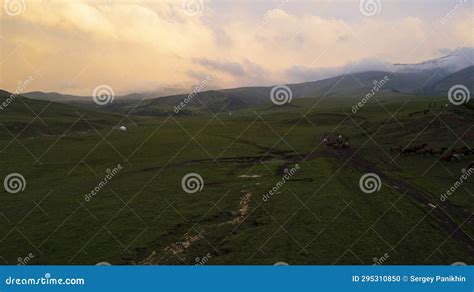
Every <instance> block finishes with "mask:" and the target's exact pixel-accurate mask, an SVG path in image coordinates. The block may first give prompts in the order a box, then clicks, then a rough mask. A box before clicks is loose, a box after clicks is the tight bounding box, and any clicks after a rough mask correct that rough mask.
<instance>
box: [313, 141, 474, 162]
mask: <svg viewBox="0 0 474 292" xmlns="http://www.w3.org/2000/svg"><path fill="white" fill-rule="evenodd" d="M322 143H323V144H324V145H326V146H327V147H328V148H331V149H346V148H349V147H350V143H349V137H346V136H343V135H342V134H336V135H332V134H329V133H325V134H324V135H323V137H322ZM390 152H392V153H399V154H400V155H403V156H415V155H423V156H428V155H429V156H437V157H439V159H440V160H442V161H446V162H447V161H452V160H464V159H466V158H468V157H469V156H471V155H474V149H470V148H469V147H467V146H463V147H460V148H453V149H448V148H447V147H441V148H435V147H430V146H429V145H428V144H426V143H423V144H418V145H413V146H405V147H404V146H401V145H394V146H392V147H391V148H390ZM471 167H474V163H471V165H470V166H469V168H471Z"/></svg>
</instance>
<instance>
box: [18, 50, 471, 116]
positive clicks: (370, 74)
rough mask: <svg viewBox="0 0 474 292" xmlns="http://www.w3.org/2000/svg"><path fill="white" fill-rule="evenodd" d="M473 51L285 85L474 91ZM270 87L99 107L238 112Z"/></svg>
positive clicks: (394, 92)
mask: <svg viewBox="0 0 474 292" xmlns="http://www.w3.org/2000/svg"><path fill="white" fill-rule="evenodd" d="M472 51H473V50H457V51H455V52H454V53H453V54H451V55H447V56H445V57H442V58H438V59H434V60H429V61H426V62H422V63H418V64H394V65H391V66H389V67H387V70H369V71H364V72H358V73H349V74H342V75H339V76H336V77H332V78H327V79H322V80H318V81H311V82H303V83H297V84H289V85H288V87H289V88H290V89H291V95H292V98H306V97H337V98H339V97H340V98H361V97H363V96H365V95H366V94H367V93H369V92H370V91H371V90H372V89H373V87H374V85H376V84H377V83H378V82H379V81H381V80H386V82H384V84H383V86H381V87H380V88H379V90H378V91H379V93H378V94H384V95H390V96H395V97H396V96H399V95H404V96H406V95H433V96H443V95H446V93H447V91H448V90H449V88H450V87H451V86H453V85H457V84H462V85H465V86H466V87H468V89H469V90H470V91H471V92H472V91H473V90H474V88H473V84H474V80H473V78H474V64H473V61H472V60H474V54H472V55H473V56H470V54H471V52H472ZM471 57H472V58H471ZM390 70H391V71H390ZM272 87H273V86H256V87H240V88H233V89H223V90H206V86H201V87H199V88H197V89H198V90H196V89H195V90H194V92H192V91H190V92H188V93H184V94H176V95H168V96H160V95H158V94H159V93H151V94H150V93H146V94H145V93H134V94H129V95H126V96H116V97H115V99H114V102H113V103H111V104H109V105H106V106H102V108H101V109H104V110H108V111H126V110H130V109H133V110H134V113H135V114H141V115H157V114H158V115H159V114H166V113H168V112H171V111H174V110H176V108H175V107H176V106H178V105H179V104H180V103H181V102H182V101H183V100H185V99H189V101H188V102H187V103H186V107H187V108H186V110H183V111H181V110H179V111H180V112H181V113H182V114H186V113H187V112H189V111H193V110H196V109H206V110H210V111H213V112H216V111H220V110H224V111H225V110H236V109H242V108H247V107H251V106H257V105H262V104H265V103H268V102H269V101H270V100H269V97H270V93H271V90H272ZM23 95H24V96H26V97H28V98H32V99H39V100H50V101H56V102H63V103H79V104H89V105H90V106H95V105H94V104H93V101H92V98H91V97H86V96H72V95H62V94H59V93H43V92H30V93H26V94H23Z"/></svg>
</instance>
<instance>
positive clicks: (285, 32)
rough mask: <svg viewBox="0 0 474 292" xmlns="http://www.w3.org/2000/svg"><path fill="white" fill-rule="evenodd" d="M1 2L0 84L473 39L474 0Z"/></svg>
mask: <svg viewBox="0 0 474 292" xmlns="http://www.w3.org/2000/svg"><path fill="white" fill-rule="evenodd" d="M1 8H2V9H1V10H0V18H1V21H0V49H1V52H0V53H1V59H0V62H1V63H0V64H1V65H0V66H1V71H0V88H2V89H5V90H8V91H11V92H13V91H15V90H17V89H18V87H19V86H22V85H23V86H22V87H21V90H22V91H45V92H51V91H54V92H60V93H66V94H74V95H91V93H92V92H93V90H94V88H96V87H97V86H100V85H107V86H110V87H111V88H113V90H114V92H115V94H120V95H122V94H127V93H132V92H173V91H183V90H184V91H189V90H191V88H192V87H193V86H195V85H196V84H200V83H201V82H202V81H203V80H206V79H207V80H210V82H209V85H208V86H209V87H210V88H215V89H218V88H231V87H239V86H252V85H273V84H282V83H285V84H287V83H295V82H304V81H312V80H317V79H321V78H325V77H329V76H331V75H334V74H336V73H341V72H348V71H349V72H356V71H363V70H369V69H377V70H383V69H384V68H386V67H387V65H388V64H391V63H418V62H422V61H425V60H429V59H433V58H438V57H441V56H444V55H446V54H449V53H452V52H456V50H459V49H460V48H474V0H453V1H451V0H411V1H394V0H392V1H390V0H360V1H359V0H342V1H338V0H333V1H329V0H327V1H323V0H319V1H309V0H305V1H300V0H275V1H258V0H252V1H251V0H248V1H247V0H241V1H237V0H172V1H166V0H155V1H151V0H148V1H139V0H137V1H132V0H96V1H82V0H68V1H66V0H61V1H54V0H35V1H27V0H3V1H2V7H1ZM25 80H32V81H31V82H29V83H28V85H27V86H24V81H25ZM24 87H27V88H24Z"/></svg>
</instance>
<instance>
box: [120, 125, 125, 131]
mask: <svg viewBox="0 0 474 292" xmlns="http://www.w3.org/2000/svg"><path fill="white" fill-rule="evenodd" d="M119 129H120V131H127V127H125V126H120V128H119Z"/></svg>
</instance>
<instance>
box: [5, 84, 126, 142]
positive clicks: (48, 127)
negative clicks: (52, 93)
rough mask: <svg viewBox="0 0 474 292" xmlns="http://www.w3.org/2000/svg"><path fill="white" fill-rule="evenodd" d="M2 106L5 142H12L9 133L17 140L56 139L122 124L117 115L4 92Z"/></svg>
mask: <svg viewBox="0 0 474 292" xmlns="http://www.w3.org/2000/svg"><path fill="white" fill-rule="evenodd" d="M0 106H2V108H0V125H1V126H0V133H1V135H0V137H2V138H3V139H11V135H9V134H8V132H10V133H11V134H13V135H15V136H16V135H20V136H38V135H56V134H62V133H64V132H65V131H66V130H67V131H70V132H74V131H90V130H92V129H93V128H103V127H112V126H114V125H115V124H116V123H117V122H119V121H120V120H121V117H120V115H118V114H114V113H106V112H98V111H94V110H89V109H84V108H81V107H77V106H73V105H68V104H62V103H56V102H52V101H42V100H34V99H30V98H26V97H23V96H21V95H17V96H16V95H12V94H11V93H9V92H6V91H3V90H2V91H0Z"/></svg>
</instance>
